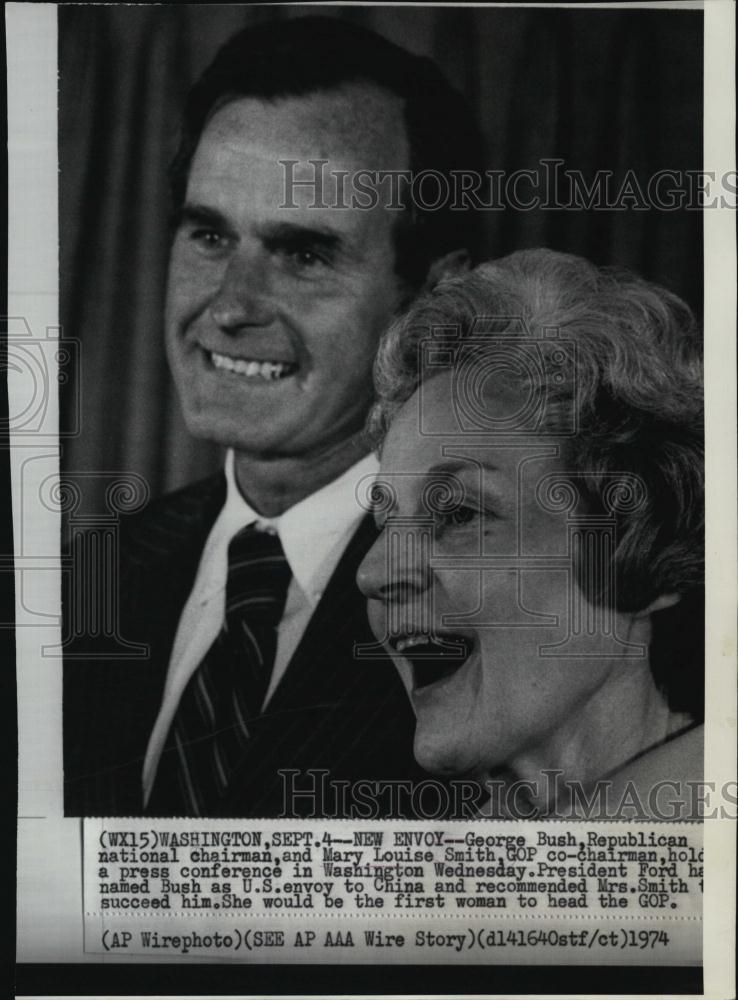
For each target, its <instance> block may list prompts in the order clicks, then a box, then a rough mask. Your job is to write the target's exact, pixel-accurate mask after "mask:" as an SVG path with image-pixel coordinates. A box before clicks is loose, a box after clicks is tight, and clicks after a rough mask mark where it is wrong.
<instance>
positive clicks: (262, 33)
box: [170, 17, 484, 286]
mask: <svg viewBox="0 0 738 1000" xmlns="http://www.w3.org/2000/svg"><path fill="white" fill-rule="evenodd" d="M352 82H371V83H374V84H376V85H378V86H380V87H384V88H386V89H387V90H389V91H390V92H391V93H393V94H395V95H397V96H398V97H400V98H402V99H403V100H404V102H405V106H404V119H405V126H406V129H407V136H408V142H409V145H410V163H409V165H408V166H409V169H410V170H411V171H412V172H413V175H417V174H418V173H420V172H422V171H425V170H432V171H436V172H438V173H440V174H442V175H444V176H445V177H446V178H447V179H448V181H449V185H450V191H451V192H453V191H454V187H453V178H452V177H451V176H450V175H451V172H452V171H457V170H458V171H465V172H466V171H474V172H478V173H479V174H481V173H482V172H483V170H484V152H483V141H482V137H481V134H480V132H479V130H478V128H477V126H476V123H475V121H474V118H473V116H472V114H471V111H470V109H469V107H468V105H467V103H466V101H465V100H464V98H463V97H462V96H461V95H460V94H459V93H458V92H457V91H455V90H454V89H453V88H452V87H451V85H450V84H449V83H448V81H447V80H446V79H445V78H444V76H443V75H442V74H441V72H440V71H439V69H438V68H437V67H436V66H435V64H434V63H433V62H432V61H431V60H430V59H427V58H425V57H422V56H415V55H412V54H411V53H409V52H406V51H405V50H404V49H401V48H400V47H399V46H397V45H395V44H393V43H392V42H390V41H387V39H385V38H382V37H381V36H380V35H377V34H375V33H374V32H373V31H369V30H368V29H366V28H362V27H359V26H357V25H355V24H352V23H350V22H348V21H343V20H338V19H335V18H328V17H304V18H296V19H293V20H285V21H276V22H270V23H268V24H262V25H257V26H255V27H250V28H246V29H245V30H243V31H240V32H238V34H236V35H234V36H233V38H231V39H230V40H229V41H228V42H226V44H225V45H224V46H223V47H222V48H221V49H220V50H219V52H218V53H217V55H216V57H215V59H214V60H213V62H212V63H211V64H210V66H209V67H208V68H207V69H206V70H205V72H204V73H203V75H202V76H201V78H200V79H199V80H198V82H197V83H196V84H195V85H194V86H193V88H192V90H191V91H190V94H189V96H188V99H187V103H186V106H185V111H184V117H183V127H182V137H181V141H180V146H179V150H178V152H177V155H176V157H175V159H174V162H173V164H172V167H171V171H170V178H171V182H172V192H173V195H174V200H175V205H176V206H177V207H179V206H181V204H182V202H183V200H184V196H185V191H186V187H187V176H188V173H189V168H190V164H191V161H192V158H193V156H194V153H195V150H196V148H197V144H198V142H199V141H200V136H201V134H202V132H203V129H204V128H205V125H206V124H207V121H208V119H209V117H210V115H211V114H212V113H213V110H214V109H215V108H217V107H219V106H221V105H222V103H223V99H224V98H228V97H229V96H233V97H242V96H243V97H246V96H248V97H257V98H263V99H270V98H281V97H299V96H302V95H305V94H312V93H315V92H316V91H322V90H335V89H336V88H338V87H340V86H341V85H343V84H346V83H352ZM357 127H360V125H359V126H357ZM452 201H453V199H452V198H451V199H446V201H444V203H442V204H441V206H440V207H439V208H438V209H437V210H424V209H423V208H422V207H420V206H417V205H413V206H410V209H411V211H410V215H409V221H410V225H407V224H406V223H407V220H408V214H407V213H406V212H402V213H401V215H400V219H401V224H400V225H398V226H397V227H396V229H395V234H396V251H397V260H396V270H397V272H398V274H400V275H401V276H402V277H403V278H404V279H405V280H406V281H408V282H409V283H410V284H411V285H413V286H417V285H419V284H421V283H422V281H423V279H424V278H425V275H426V273H427V270H428V267H429V265H430V263H431V262H432V261H433V260H434V259H436V258H437V257H440V256H442V255H443V254H446V253H449V252H451V251H453V250H458V249H462V248H466V249H467V250H468V251H469V253H470V254H471V256H472V259H476V258H477V257H478V256H479V253H480V246H479V244H480V219H479V216H478V213H476V212H474V211H472V210H470V209H468V208H464V209H458V208H457V209H453V208H451V207H450V203H451V202H452Z"/></svg>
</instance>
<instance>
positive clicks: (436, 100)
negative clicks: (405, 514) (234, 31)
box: [65, 18, 482, 816]
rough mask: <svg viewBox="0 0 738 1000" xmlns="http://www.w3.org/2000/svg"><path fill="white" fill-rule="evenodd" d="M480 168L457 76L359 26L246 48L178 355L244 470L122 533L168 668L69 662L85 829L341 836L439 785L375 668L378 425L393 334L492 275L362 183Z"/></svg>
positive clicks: (443, 221)
mask: <svg viewBox="0 0 738 1000" xmlns="http://www.w3.org/2000/svg"><path fill="white" fill-rule="evenodd" d="M481 166H482V156H481V143H480V140H479V137H478V133H477V132H476V129H475V127H474V125H473V123H472V121H471V118H470V115H469V112H468V110H467V108H466V107H465V105H464V104H463V102H462V101H461V99H460V98H459V97H458V95H456V94H455V93H454V92H453V91H452V90H451V89H450V88H449V86H448V84H447V83H446V82H445V81H444V80H443V78H442V77H441V76H440V74H439V73H438V71H437V70H436V69H435V67H434V66H433V65H432V64H431V63H430V62H429V61H428V60H425V59H420V58H417V57H413V56H410V55H409V54H408V53H406V52H403V51H402V50H401V49H398V48H397V47H396V46H394V45H392V44H391V43H389V42H387V41H385V40H384V39H382V38H380V37H379V36H376V35H374V34H373V33H371V32H367V31H365V30H363V29H359V28H357V27H355V26H352V25H350V24H349V23H348V22H344V21H337V20H332V19H326V18H304V19H296V20H291V21H287V22H281V23H277V24H270V25H264V26H260V27H257V28H254V29H250V30H246V31H244V32H241V33H240V34H238V35H237V36H235V37H234V38H233V39H231V41H230V42H228V43H227V44H226V45H225V46H224V48H223V49H222V50H221V51H220V52H219V53H218V55H217V57H216V59H215V61H214V62H213V64H212V65H211V66H210V67H209V68H208V70H206V72H205V74H204V75H203V77H202V78H201V80H200V81H199V82H198V83H197V84H196V86H195V87H194V88H193V90H192V92H191V94H190V97H189V100H188V104H187V108H186V111H185V118H184V130H183V137H182V141H181V145H180V149H179V152H178V154H177V157H176V160H175V163H174V165H173V169H172V181H173V191H174V196H175V201H176V207H177V216H176V228H175V232H174V237H173V241H172V249H171V257H170V269H169V282H168V294H167V304H166V322H165V325H166V339H167V353H168V358H169V362H170V366H171V369H172V373H173V375H174V378H175V382H176V384H177V388H178V391H179V395H180V400H181V405H182V408H183V412H184V415H185V419H186V421H187V424H188V427H189V429H190V430H191V432H192V433H193V434H195V435H198V436H201V437H205V438H208V439H210V440H212V441H215V442H217V443H218V444H220V445H223V446H224V447H225V448H226V449H227V453H226V462H225V474H224V475H223V474H221V475H218V476H216V477H214V478H211V479H209V480H206V481H204V482H202V483H199V484H195V485H194V486H191V487H188V488H186V489H184V490H182V491H180V492H179V493H177V494H174V495H173V496H169V497H165V498H164V499H162V500H160V501H157V502H155V503H154V504H152V505H151V506H150V507H149V508H148V509H147V510H146V511H144V512H143V514H142V515H140V516H136V517H131V518H130V519H129V520H130V523H127V524H124V525H123V529H122V555H123V568H122V573H121V581H120V593H121V601H122V608H121V633H122V635H124V636H125V637H126V638H127V639H130V640H132V641H134V642H142V643H145V644H146V645H147V646H148V647H149V656H148V658H147V659H146V660H145V662H144V663H142V664H132V662H130V661H125V662H124V661H118V662H106V663H104V664H101V663H99V662H98V663H95V662H91V663H87V662H86V661H83V662H80V663H77V662H72V661H71V660H70V659H69V658H68V662H67V663H66V665H65V782H66V803H65V806H66V811H67V813H71V814H77V813H81V814H83V815H89V814H95V813H97V814H102V815H137V814H141V813H143V812H145V813H147V814H149V815H195V816H197V815H201V816H205V815H212V816H216V815H220V816H228V815H231V816H259V815H262V816H274V815H328V816H330V815H341V814H342V813H343V812H345V809H346V807H345V804H344V805H342V804H341V802H342V801H343V802H344V803H345V799H343V800H342V799H341V795H344V796H345V790H346V788H348V787H351V785H352V783H354V782H356V781H358V780H361V779H363V780H367V781H371V782H392V781H397V780H407V779H412V778H413V777H417V776H418V774H419V772H418V771H417V768H416V766H415V764H414V762H413V755H412V732H413V722H412V716H411V712H410V709H409V705H408V703H407V700H406V697H405V694H404V691H403V689H402V688H401V686H400V684H399V682H398V681H397V680H396V678H395V674H394V671H393V668H392V666H391V663H390V662H389V661H388V660H386V659H384V658H377V657H376V656H374V657H373V656H368V657H361V656H357V655H356V649H357V647H358V646H361V645H362V644H364V645H367V646H369V645H371V644H372V643H373V637H372V635H371V633H370V631H369V629H368V623H367V621H366V612H365V607H364V601H363V599H362V597H361V595H360V594H359V592H358V590H357V589H356V586H355V582H354V578H355V573H356V568H357V567H358V564H359V563H360V561H361V559H362V557H363V555H364V553H365V552H366V551H367V549H368V548H369V546H370V545H371V544H372V541H373V538H374V535H375V529H374V528H373V526H372V522H371V519H370V518H369V517H367V516H365V512H364V511H363V510H362V508H361V506H360V505H359V503H358V502H357V491H358V490H359V489H360V485H361V483H362V482H364V483H365V482H366V481H367V478H368V477H371V475H372V474H373V473H374V472H375V471H376V462H375V459H374V457H373V456H372V455H370V454H369V453H368V446H367V444H366V442H365V439H364V436H363V425H364V421H365V418H366V415H367V412H368V409H369V406H370V403H371V400H372V388H371V366H372V362H373V357H374V353H375V349H376V346H377V343H378V340H379V337H380V335H381V334H382V332H383V330H384V329H385V328H386V327H387V325H388V323H389V322H390V321H391V319H392V318H393V316H394V315H395V314H396V313H397V312H398V310H400V309H401V308H402V307H403V305H404V304H406V303H407V302H408V301H409V300H410V299H411V298H412V297H413V296H414V295H416V294H417V293H418V291H419V290H420V289H421V288H422V287H423V286H424V284H426V283H428V282H432V281H433V280H435V279H436V278H437V276H438V275H439V274H440V273H443V272H444V271H447V270H449V269H452V268H455V267H458V266H461V265H462V264H463V262H464V261H466V260H467V259H468V258H469V256H473V255H474V253H475V250H476V245H475V244H476V235H475V223H474V220H473V219H470V217H469V216H470V213H469V212H468V211H463V210H462V211H459V210H458V206H457V207H456V209H451V208H450V206H446V207H441V208H440V209H437V210H434V211H430V210H425V209H424V208H423V205H422V204H421V205H418V204H413V205H412V206H411V205H409V204H407V192H406V191H405V194H404V196H403V197H404V199H405V200H404V201H403V202H400V203H398V202H397V194H396V190H395V191H394V192H393V191H389V193H387V191H386V190H385V191H384V192H383V191H382V190H380V189H377V192H378V196H377V197H374V198H371V197H370V198H368V199H367V198H366V197H365V198H364V199H363V200H357V199H356V198H351V194H350V193H351V192H352V191H354V193H355V184H354V180H355V178H357V177H358V176H359V175H360V172H362V171H363V172H364V174H365V177H366V176H368V175H367V174H366V172H367V171H368V172H369V175H371V172H372V171H374V172H376V171H383V172H384V174H383V177H385V178H389V180H390V183H392V178H395V177H397V176H398V175H399V174H400V173H401V172H403V171H404V172H405V173H407V172H408V171H410V172H415V173H416V174H417V173H418V172H422V171H424V170H431V169H432V170H434V171H437V172H438V173H439V174H441V175H443V176H444V177H449V175H450V173H451V171H453V170H466V171H468V170H480V169H481ZM364 191H366V187H364ZM393 197H394V199H395V200H394V202H393V200H392V199H393ZM344 206H345V207H344ZM393 206H394V207H393ZM436 208H437V207H436ZM67 610H68V611H71V610H73V609H72V607H71V604H70V602H67ZM341 783H343V784H341ZM341 789H342V790H343V791H340V790H341ZM295 793H296V794H295ZM378 808H379V810H380V811H379V812H378V813H377V815H380V814H381V811H382V810H384V811H385V812H394V813H397V811H398V808H397V802H396V801H395V802H394V803H392V804H389V803H388V802H387V803H386V804H385V805H380V806H379V807H378ZM399 811H402V810H399Z"/></svg>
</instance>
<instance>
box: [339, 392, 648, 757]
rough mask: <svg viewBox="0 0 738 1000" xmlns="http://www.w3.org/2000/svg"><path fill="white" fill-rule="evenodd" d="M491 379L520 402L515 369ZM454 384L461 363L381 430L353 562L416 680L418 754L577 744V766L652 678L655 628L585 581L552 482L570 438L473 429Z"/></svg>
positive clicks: (378, 628)
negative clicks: (626, 694)
mask: <svg viewBox="0 0 738 1000" xmlns="http://www.w3.org/2000/svg"><path fill="white" fill-rule="evenodd" d="M486 390H487V391H486V393H485V406H486V412H487V413H488V415H489V416H490V418H491V420H492V421H494V420H498V419H504V418H508V417H509V416H510V414H513V413H515V412H518V411H519V410H520V406H521V394H520V392H519V391H516V390H515V389H514V388H512V387H511V385H510V383H509V380H505V379H504V378H502V377H497V378H493V379H490V380H488V382H487V385H486ZM453 392H454V381H453V377H452V373H450V372H445V373H443V374H441V375H437V376H435V377H433V378H432V379H431V380H430V381H428V382H426V383H425V384H424V386H423V388H422V394H421V393H416V394H415V395H414V396H413V397H412V398H411V399H410V400H408V402H407V403H406V404H405V406H404V407H403V409H402V410H401V411H400V412H399V413H398V415H397V416H396V418H395V420H394V421H393V423H392V426H391V428H390V431H389V434H388V436H387V438H386V440H385V443H384V447H383V452H382V463H381V472H380V476H379V490H380V492H381V493H383V494H386V496H388V497H389V496H391V497H392V501H391V504H390V505H389V506H388V509H383V504H382V503H379V504H378V508H379V509H378V512H377V514H376V517H377V521H378V523H379V524H380V525H381V526H382V527H383V531H382V533H381V534H380V536H379V538H378V539H377V542H376V544H375V545H374V547H373V548H372V550H371V551H370V552H369V553H368V555H367V556H366V559H365V560H364V562H363V564H362V566H361V567H360V570H359V576H358V580H359V586H360V587H361V590H362V591H363V593H364V594H366V596H367V597H368V599H369V618H370V621H371V625H372V629H373V630H374V633H375V635H376V636H377V638H378V639H379V640H380V641H381V642H382V643H383V644H384V645H385V647H386V648H387V649H388V651H389V652H390V654H391V655H392V657H393V659H394V662H395V664H396V665H397V667H398V669H399V671H400V673H401V675H402V677H403V680H404V681H405V683H406V685H407V687H408V690H409V693H410V697H411V700H412V703H413V707H414V709H415V713H416V715H417V728H416V736H415V753H416V757H417V759H418V762H419V763H420V764H421V765H422V766H423V767H425V768H426V769H428V770H429V771H432V772H434V773H439V774H446V775H452V774H454V775H459V774H471V775H474V776H477V777H484V776H486V775H488V774H490V773H491V772H492V771H494V770H497V769H499V768H505V769H507V768H508V767H511V768H512V769H513V770H514V771H516V772H518V773H521V772H522V773H525V772H526V770H527V769H528V768H527V767H526V762H530V763H531V764H533V763H535V762H538V763H540V764H541V765H542V766H544V767H545V766H556V765H563V766H564V769H565V770H566V769H567V763H568V762H569V760H570V758H571V760H572V761H573V766H574V769H575V770H576V768H577V767H578V766H579V764H580V763H581V762H580V761H579V759H578V758H579V757H581V755H582V754H585V755H586V747H587V746H590V745H591V744H592V743H593V742H594V744H595V745H600V744H601V743H602V742H603V738H604V739H605V742H607V741H610V742H611V739H610V736H609V735H607V736H606V735H605V734H606V733H607V732H608V730H609V729H610V728H611V726H612V716H613V708H614V707H615V706H618V705H621V704H622V701H621V699H620V695H621V693H622V692H623V691H626V690H630V689H632V688H633V685H638V684H650V674H649V671H648V660H647V656H646V652H647V651H646V647H645V645H637V643H638V641H639V640H640V641H643V640H644V639H645V640H646V641H647V639H648V632H647V631H646V632H644V631H643V630H642V629H639V628H634V624H633V619H632V618H629V617H627V616H621V615H618V614H611V613H609V612H607V611H601V610H600V609H596V608H594V607H593V605H591V604H589V603H588V602H587V601H585V600H584V597H583V594H582V591H581V590H580V588H579V587H578V585H577V584H576V582H575V581H574V578H573V574H572V568H571V567H572V556H571V547H572V544H574V543H572V541H571V537H572V536H571V530H572V523H573V522H572V521H571V520H570V515H571V511H567V510H561V509H560V507H561V505H560V504H558V505H557V503H556V502H554V501H553V500H552V497H555V489H554V493H553V494H551V492H550V488H551V487H552V486H553V485H554V483H555V479H557V478H559V474H562V475H561V480H562V481H563V480H564V476H563V473H564V470H565V463H564V460H563V459H562V458H561V457H560V452H561V445H562V440H561V439H560V438H555V437H547V436H545V435H538V436H530V435H528V436H521V435H517V436H516V435H514V434H510V433H509V432H508V433H506V434H505V435H501V434H499V433H495V432H494V430H493V429H491V430H490V432H489V433H484V434H475V435H471V434H469V433H463V432H462V428H461V427H460V425H459V423H458V421H457V418H456V415H455V409H454V405H453V398H452V397H453ZM551 476H554V479H551V478H547V479H544V477H551ZM546 496H548V499H546ZM628 643H636V645H635V646H630V645H628ZM626 652H627V653H629V654H630V656H628V657H627V658H624V656H623V654H624V653H626ZM634 652H635V653H636V656H635V657H633V653H634ZM644 668H645V669H644ZM646 678H647V679H646ZM631 695H632V691H631ZM627 701H628V699H626V702H627ZM617 725H618V727H619V729H620V730H622V729H623V719H622V715H621V713H618V722H617ZM593 729H594V730H595V731H594V732H593ZM610 749H611V750H612V749H613V748H610ZM614 750H615V752H617V748H614ZM606 754H607V748H606V749H605V755H606ZM598 765H599V766H598ZM601 766H604V765H602V764H601V762H593V767H594V768H595V769H599V767H601ZM600 773H602V771H601V770H600ZM582 777H584V776H582Z"/></svg>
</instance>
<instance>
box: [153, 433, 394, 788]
mask: <svg viewBox="0 0 738 1000" xmlns="http://www.w3.org/2000/svg"><path fill="white" fill-rule="evenodd" d="M377 469H378V462H377V459H376V456H374V455H373V454H370V455H367V456H365V457H364V458H362V459H361V461H359V462H357V463H356V464H355V465H352V466H351V468H350V469H347V470H346V472H344V473H343V474H342V475H341V476H339V478H338V479H334V480H333V482H331V483H328V484H327V485H326V486H324V487H323V488H322V489H320V490H318V491H317V493H313V494H312V495H311V496H309V497H306V498H305V499H304V500H301V501H300V502H299V503H297V504H295V506H294V507H290V509H289V510H286V511H285V512H284V513H283V514H281V515H280V516H279V517H273V518H266V517H262V516H261V515H259V514H257V513H256V511H254V509H253V508H252V507H251V506H250V505H249V504H248V502H247V501H246V500H245V499H244V498H243V496H242V495H241V493H240V491H239V489H238V486H237V485H236V478H235V472H234V457H233V452H232V451H229V452H228V454H227V456H226V463H225V475H226V483H227V492H226V502H225V504H224V506H223V509H222V510H221V512H220V514H219V515H218V518H217V520H216V522H215V524H214V525H213V528H212V530H211V532H210V534H209V535H208V539H207V541H206V543H205V547H204V549H203V553H202V557H201V559H200V565H199V568H198V570H197V576H196V577H195V584H194V586H193V588H192V591H191V593H190V596H189V597H188V599H187V602H186V604H185V606H184V609H183V611H182V616H181V618H180V620H179V626H178V628H177V634H176V636H175V639H174V645H173V647H172V656H171V659H170V661H169V670H168V671H167V677H166V682H165V685H164V695H163V698H162V703H161V707H160V709H159V715H158V717H157V720H156V722H155V724H154V728H153V730H152V733H151V738H150V739H149V745H148V748H147V751H146V759H145V761H144V767H143V790H144V802H147V801H148V798H149V795H150V794H151V789H152V788H153V785H154V780H155V778H156V772H157V768H158V766H159V759H160V757H161V753H162V750H163V749H164V744H165V743H166V739H167V734H168V733H169V728H170V726H171V724H172V720H173V719H174V715H175V712H176V711H177V706H178V705H179V700H180V698H181V696H182V692H183V691H184V689H185V687H186V686H187V682H188V681H189V679H190V677H191V676H192V674H193V673H194V672H195V670H196V669H197V667H198V666H199V665H200V663H201V662H202V660H203V658H204V656H205V654H206V653H207V651H208V650H209V649H210V647H211V646H212V644H213V642H214V641H215V638H216V636H217V635H218V633H219V632H220V629H221V626H222V624H223V620H224V618H225V590H226V580H227V576H228V546H229V544H230V541H231V539H232V538H233V536H234V535H236V534H237V533H238V532H239V531H240V530H241V529H242V528H245V527H246V525H249V524H256V525H257V527H259V528H260V529H262V530H264V531H276V533H277V534H278V535H279V538H280V541H281V543H282V548H283V550H284V554H285V557H286V558H287V562H288V563H289V566H290V569H291V570H292V579H291V580H290V584H289V588H288V590H287V600H286V603H285V609H284V614H283V615H282V620H281V621H280V623H279V628H278V630H277V651H276V655H275V660H274V668H273V670H272V676H271V680H270V683H269V687H268V689H267V692H266V695H265V698H264V705H266V704H267V702H268V701H269V699H270V698H271V697H272V695H273V694H274V691H275V689H276V688H277V685H278V684H279V682H280V680H281V679H282V677H283V676H284V673H285V670H286V669H287V664H288V663H289V662H290V660H291V658H292V654H293V653H294V652H295V650H296V649H297V646H298V644H299V642H300V639H301V638H302V636H303V634H304V632H305V629H306V628H307V624H308V622H309V620H310V617H311V615H312V613H313V611H314V610H315V608H316V607H317V605H318V602H319V600H320V598H321V596H322V594H323V591H324V589H325V587H326V585H327V583H328V581H329V580H330V578H331V576H332V574H333V571H334V570H335V568H336V566H337V565H338V562H339V560H340V558H341V556H342V555H343V551H344V549H345V548H346V545H347V544H348V542H349V539H350V538H351V536H352V535H353V533H354V531H355V530H356V527H357V526H358V524H359V521H360V520H361V519H362V517H363V516H364V513H365V511H364V510H363V509H362V508H361V507H360V505H359V503H358V501H357V498H356V486H357V484H358V483H359V481H360V480H362V479H364V478H365V477H366V476H374V475H376V473H377ZM362 494H363V495H365V496H366V491H365V490H362ZM264 705H262V708H263V707H264Z"/></svg>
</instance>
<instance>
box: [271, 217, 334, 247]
mask: <svg viewBox="0 0 738 1000" xmlns="http://www.w3.org/2000/svg"><path fill="white" fill-rule="evenodd" d="M260 230H261V238H262V239H263V240H264V242H265V243H266V244H267V246H273V247H279V246H288V247H290V246H300V247H302V246H311V247H317V248H319V249H322V250H332V251H334V252H335V251H338V250H342V249H343V248H344V246H345V240H344V239H343V237H342V236H341V235H340V234H339V233H337V232H335V230H333V229H329V228H327V227H325V228H323V227H320V226H301V225H299V224H296V223H292V222H270V223H267V224H265V225H264V226H261V227H260Z"/></svg>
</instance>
